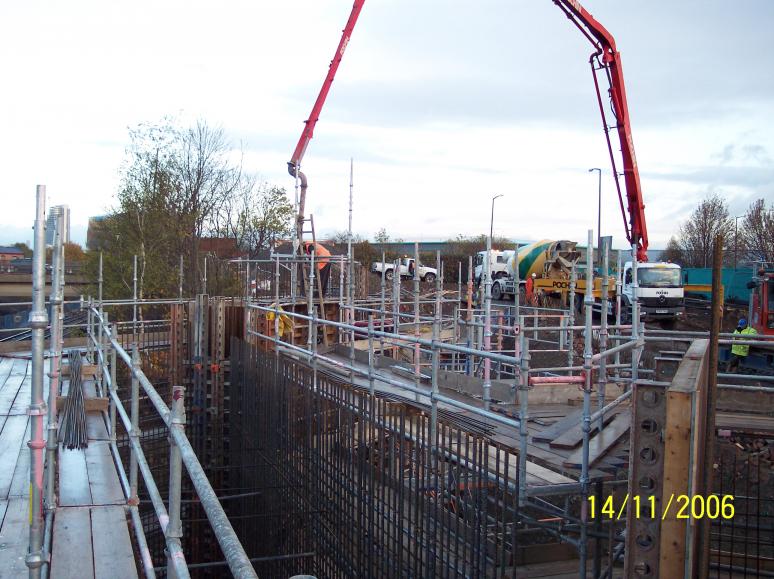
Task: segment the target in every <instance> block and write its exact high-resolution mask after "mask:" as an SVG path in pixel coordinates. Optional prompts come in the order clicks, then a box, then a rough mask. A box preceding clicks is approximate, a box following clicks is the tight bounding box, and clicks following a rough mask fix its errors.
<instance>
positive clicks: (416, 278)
mask: <svg viewBox="0 0 774 579" xmlns="http://www.w3.org/2000/svg"><path fill="white" fill-rule="evenodd" d="M398 274H400V271H399V272H398ZM414 337H415V338H419V243H417V242H416V241H415V242H414ZM420 357H421V351H420V348H419V342H416V343H415V344H414V387H415V388H416V389H419V386H420V382H421V368H420ZM415 396H416V400H417V401H419V393H416V394H415Z"/></svg>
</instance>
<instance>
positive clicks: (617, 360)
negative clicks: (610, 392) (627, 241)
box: [614, 250, 623, 381]
mask: <svg viewBox="0 0 774 579" xmlns="http://www.w3.org/2000/svg"><path fill="white" fill-rule="evenodd" d="M616 268H617V269H616V274H615V325H616V326H617V327H618V330H617V333H618V334H619V335H620V334H623V330H621V290H622V289H623V278H622V277H621V276H623V267H622V263H621V252H620V250H619V251H618V258H617V261H616ZM614 360H615V362H614V364H615V379H616V381H618V380H620V378H621V369H620V368H619V366H620V365H621V353H620V352H616V353H615V358H614Z"/></svg>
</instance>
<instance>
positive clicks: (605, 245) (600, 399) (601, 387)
mask: <svg viewBox="0 0 774 579" xmlns="http://www.w3.org/2000/svg"><path fill="white" fill-rule="evenodd" d="M600 239H601V241H602V246H601V247H600V250H601V251H602V272H601V274H602V293H601V295H600V313H599V316H600V318H599V351H600V352H604V351H605V350H607V312H608V301H607V292H608V290H609V289H610V287H609V286H610V280H609V279H608V270H609V269H610V255H609V252H610V238H609V237H602V238H600ZM598 374H599V375H598V380H597V409H598V410H601V409H602V407H603V406H604V405H605V388H606V386H607V358H605V357H602V358H601V359H600V360H599V372H598ZM604 425H605V417H604V416H603V415H602V414H600V415H599V423H598V424H597V428H598V429H599V432H602V428H603V427H604Z"/></svg>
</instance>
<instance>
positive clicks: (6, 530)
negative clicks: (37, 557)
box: [0, 497, 30, 579]
mask: <svg viewBox="0 0 774 579" xmlns="http://www.w3.org/2000/svg"><path fill="white" fill-rule="evenodd" d="M29 529H30V524H29V501H28V500H27V499H25V498H22V497H15V498H12V499H9V500H8V506H7V511H6V513H5V517H3V525H2V527H0V579H17V578H18V577H27V575H28V574H29V570H28V569H27V564H26V563H25V562H24V559H25V557H26V556H27V547H28V546H29V539H30V531H29Z"/></svg>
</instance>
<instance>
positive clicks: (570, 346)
mask: <svg viewBox="0 0 774 579" xmlns="http://www.w3.org/2000/svg"><path fill="white" fill-rule="evenodd" d="M577 279H578V273H577V270H576V268H575V262H574V261H573V262H572V266H571V268H570V297H569V302H570V303H569V304H568V305H569V315H568V319H567V326H568V327H569V328H570V329H569V330H568V331H567V365H568V366H572V365H573V363H574V358H575V336H574V335H573V334H574V332H573V330H572V327H573V326H574V325H575V287H576V280H577ZM570 375H571V376H572V372H570Z"/></svg>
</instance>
